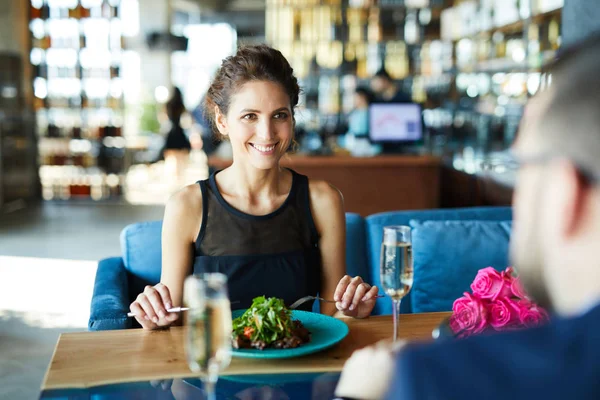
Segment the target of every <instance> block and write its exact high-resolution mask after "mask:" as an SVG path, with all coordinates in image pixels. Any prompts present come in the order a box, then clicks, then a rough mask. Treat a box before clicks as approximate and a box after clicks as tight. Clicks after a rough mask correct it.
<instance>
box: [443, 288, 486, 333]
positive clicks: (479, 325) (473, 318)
mask: <svg viewBox="0 0 600 400" xmlns="http://www.w3.org/2000/svg"><path fill="white" fill-rule="evenodd" d="M452 312H453V313H452V317H450V321H449V324H450V328H451V329H452V331H453V332H454V333H456V334H458V335H459V337H465V336H469V335H471V334H473V333H480V332H483V330H484V329H485V327H486V324H487V311H486V308H485V305H484V304H483V302H482V301H481V300H479V299H478V298H476V297H473V296H471V295H470V294H469V293H465V294H464V296H463V297H461V298H459V299H457V300H456V301H454V304H453V305H452Z"/></svg>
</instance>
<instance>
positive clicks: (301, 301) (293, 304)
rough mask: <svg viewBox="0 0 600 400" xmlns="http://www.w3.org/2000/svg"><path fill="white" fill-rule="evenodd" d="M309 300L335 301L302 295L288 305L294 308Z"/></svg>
mask: <svg viewBox="0 0 600 400" xmlns="http://www.w3.org/2000/svg"><path fill="white" fill-rule="evenodd" d="M382 297H385V296H375V297H374V299H380V298H382ZM311 300H319V301H323V302H325V303H336V301H335V300H327V299H324V298H322V297H317V296H304V297H302V298H301V299H299V300H296V301H295V302H294V303H292V305H291V306H290V307H289V309H290V310H295V309H296V308H298V307H299V306H301V305H302V304H304V303H306V302H307V301H311Z"/></svg>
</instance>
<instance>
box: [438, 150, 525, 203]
mask: <svg viewBox="0 0 600 400" xmlns="http://www.w3.org/2000/svg"><path fill="white" fill-rule="evenodd" d="M507 154H508V153H506V152H495V153H490V154H486V155H483V156H482V155H480V156H476V155H474V154H472V152H465V153H458V154H454V155H453V156H452V157H448V158H445V159H444V162H443V164H442V169H441V198H440V206H441V207H442V208H454V207H480V206H509V205H511V202H512V196H513V191H514V187H515V184H516V171H515V170H514V169H511V168H507V166H508V165H509V164H510V162H507V161H506V156H507Z"/></svg>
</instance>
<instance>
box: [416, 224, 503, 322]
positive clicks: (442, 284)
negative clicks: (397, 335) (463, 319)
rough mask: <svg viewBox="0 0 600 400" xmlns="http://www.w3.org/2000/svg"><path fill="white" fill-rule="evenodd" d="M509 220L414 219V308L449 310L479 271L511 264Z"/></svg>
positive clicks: (419, 310) (429, 310)
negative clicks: (421, 220)
mask: <svg viewBox="0 0 600 400" xmlns="http://www.w3.org/2000/svg"><path fill="white" fill-rule="evenodd" d="M511 225H512V223H511V222H510V221H503V222H499V221H425V222H419V221H414V220H413V221H411V222H410V226H411V227H412V228H413V231H412V241H413V260H414V284H413V288H412V290H411V292H410V298H411V305H412V311H413V312H415V313H419V312H434V311H450V310H452V303H453V302H454V300H456V299H457V298H458V297H460V296H462V294H463V293H464V292H466V291H469V290H470V285H471V282H473V279H474V278H475V275H477V271H478V270H480V269H482V268H485V267H488V266H491V267H494V268H496V269H497V270H503V269H505V268H506V267H507V266H508V242H509V238H510V231H511Z"/></svg>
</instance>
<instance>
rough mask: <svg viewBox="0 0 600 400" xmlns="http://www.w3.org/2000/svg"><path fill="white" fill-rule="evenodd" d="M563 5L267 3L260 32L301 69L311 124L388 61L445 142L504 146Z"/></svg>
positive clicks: (549, 53)
mask: <svg viewBox="0 0 600 400" xmlns="http://www.w3.org/2000/svg"><path fill="white" fill-rule="evenodd" d="M563 2H564V1H563V0H477V1H475V0H471V1H468V0H467V1H464V0H463V1H453V0H445V1H439V2H436V1H427V0H414V1H407V0H398V1H389V2H386V1H376V0H356V1H353V0H348V1H341V0H330V1H322V2H321V1H317V0H304V1H302V0H294V1H289V0H270V1H267V14H266V37H267V40H268V41H269V42H270V43H271V44H273V45H274V46H276V47H277V48H279V49H280V50H281V51H282V52H283V53H284V55H286V57H288V59H290V61H291V63H292V65H293V67H294V70H295V71H296V72H297V73H298V75H299V76H300V79H301V81H302V83H303V84H304V86H305V89H306V92H307V93H306V98H305V99H303V100H305V104H309V105H310V107H312V108H314V110H311V111H312V114H311V115H314V116H315V117H314V118H313V121H312V125H313V126H319V123H318V120H317V118H318V116H319V115H321V116H328V115H332V114H335V113H339V114H342V113H344V112H347V111H349V110H350V109H351V108H352V95H353V92H354V89H355V87H356V86H357V85H359V84H368V79H369V78H370V77H371V76H372V75H373V74H374V73H375V72H376V71H377V70H378V69H379V68H380V67H381V66H385V68H386V70H387V71H388V73H389V74H390V75H391V76H392V77H393V78H395V79H396V80H398V82H399V83H400V84H401V87H402V88H403V89H405V91H406V92H408V93H411V94H412V98H413V100H414V101H416V102H419V103H423V104H424V105H425V112H424V113H425V115H424V119H425V121H426V125H427V126H428V127H429V128H430V129H431V130H433V131H437V132H438V133H440V132H441V133H442V135H441V136H443V135H446V136H447V137H446V139H444V140H446V141H450V140H454V139H457V140H458V141H459V142H462V143H461V145H464V144H467V145H469V144H470V143H471V142H474V143H480V144H481V143H484V142H485V143H484V144H481V145H480V147H483V148H486V149H489V148H495V147H498V148H505V147H506V145H507V143H509V142H510V140H511V138H512V137H513V136H514V131H515V130H516V127H517V125H518V120H519V119H520V115H521V113H522V107H523V104H524V103H525V102H526V101H527V98H528V97H529V96H530V95H532V94H534V93H535V92H536V91H537V90H538V89H539V87H541V86H542V84H543V80H544V79H545V73H544V70H543V66H544V65H545V64H546V63H547V62H548V61H550V60H552V59H553V57H554V55H555V52H556V49H557V48H558V46H559V45H560V16H561V8H562V5H563ZM309 100H310V101H309ZM448 132H449V133H448ZM490 132H492V133H490ZM493 137H497V138H498V139H497V140H495V139H494V140H491V139H490V140H488V139H489V138H493ZM494 141H495V143H493V142H494Z"/></svg>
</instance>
